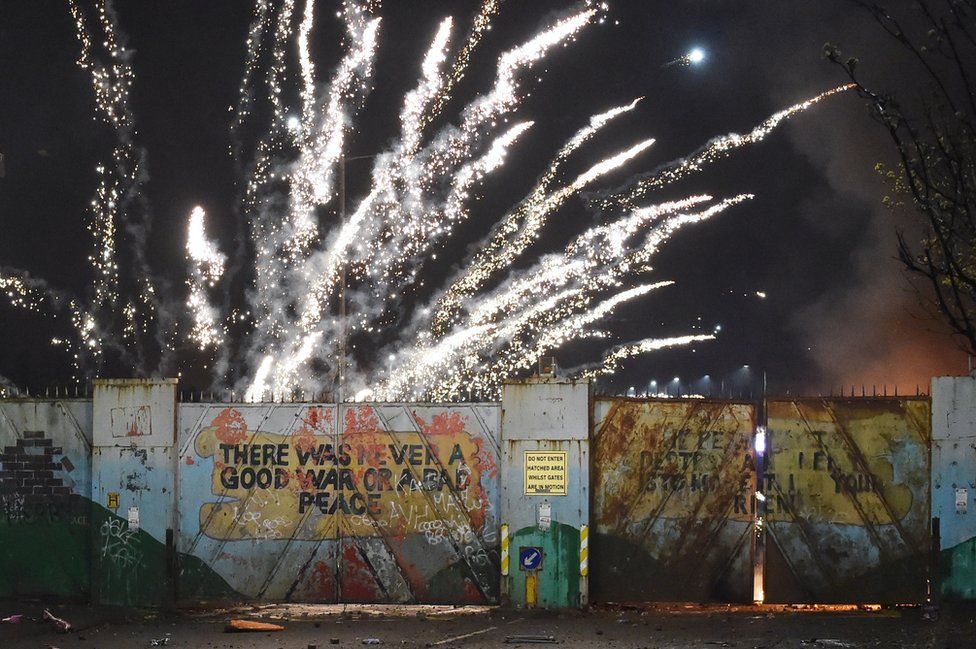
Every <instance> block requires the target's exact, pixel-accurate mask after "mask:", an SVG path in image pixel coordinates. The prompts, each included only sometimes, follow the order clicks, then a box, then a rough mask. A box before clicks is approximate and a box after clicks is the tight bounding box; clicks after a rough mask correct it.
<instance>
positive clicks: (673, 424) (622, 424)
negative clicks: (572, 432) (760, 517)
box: [591, 398, 755, 601]
mask: <svg viewBox="0 0 976 649" xmlns="http://www.w3.org/2000/svg"><path fill="white" fill-rule="evenodd" d="M754 421H755V407H754V406H753V405H752V404H748V403H735V402H728V401H707V400H704V399H688V400H678V399H624V398H599V399H597V401H596V404H595V409H594V437H593V474H594V478H593V508H594V527H595V534H594V536H593V540H592V545H593V552H592V554H591V570H592V577H591V579H592V584H591V589H592V592H593V597H594V599H595V600H601V601H624V600H639V601H709V600H712V601H749V600H751V598H752V564H751V538H752V537H751V530H752V526H753V513H752V506H751V494H752V491H753V485H754V463H753V458H752V455H751V439H752V432H753V427H754Z"/></svg>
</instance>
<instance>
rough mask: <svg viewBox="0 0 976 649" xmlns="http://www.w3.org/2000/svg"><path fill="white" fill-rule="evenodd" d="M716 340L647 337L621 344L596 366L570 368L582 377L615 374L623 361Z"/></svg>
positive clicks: (706, 337) (697, 336)
mask: <svg viewBox="0 0 976 649" xmlns="http://www.w3.org/2000/svg"><path fill="white" fill-rule="evenodd" d="M709 340H715V336H714V335H712V334H688V335H685V336H672V337H669V338H645V339H644V340H639V341H637V342H632V343H626V344H623V345H619V346H617V347H615V348H613V349H611V350H610V351H608V352H607V353H606V354H604V356H603V359H602V360H601V361H600V363H599V364H596V365H595V366H593V365H590V366H584V367H579V368H574V369H572V370H570V371H571V372H573V373H574V374H576V375H577V376H579V377H580V378H582V379H592V378H595V377H597V376H600V375H601V374H602V375H605V374H613V372H615V371H616V370H617V368H618V367H619V366H620V363H621V361H624V360H626V359H628V358H633V357H634V356H639V355H641V354H647V353H648V352H653V351H657V350H660V349H667V348H668V347H684V346H685V345H691V344H693V343H697V342H706V341H709Z"/></svg>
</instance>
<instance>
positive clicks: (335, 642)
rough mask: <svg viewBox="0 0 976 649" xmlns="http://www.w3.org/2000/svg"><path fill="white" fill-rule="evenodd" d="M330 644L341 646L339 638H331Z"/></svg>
mask: <svg viewBox="0 0 976 649" xmlns="http://www.w3.org/2000/svg"><path fill="white" fill-rule="evenodd" d="M329 644H339V638H329Z"/></svg>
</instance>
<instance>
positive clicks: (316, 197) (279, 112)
mask: <svg viewBox="0 0 976 649" xmlns="http://www.w3.org/2000/svg"><path fill="white" fill-rule="evenodd" d="M292 9H293V4H291V5H283V6H282V10H281V12H279V13H280V16H279V25H278V29H277V31H276V37H275V43H274V46H273V52H274V53H275V54H273V56H272V59H273V60H274V61H276V63H273V64H272V68H274V69H276V71H274V72H269V77H268V78H269V81H268V86H269V93H270V94H271V95H272V96H274V97H277V99H275V100H273V101H272V105H273V108H274V114H275V117H274V118H273V119H272V125H271V127H270V132H269V134H268V135H267V136H265V138H264V139H263V140H262V141H261V143H260V144H259V147H258V153H257V156H256V162H255V166H254V172H253V174H252V179H251V183H250V185H249V188H248V198H247V200H246V201H245V211H246V213H247V216H248V219H249V222H250V229H251V236H252V241H253V247H254V250H255V261H254V271H255V281H254V290H253V291H252V292H251V293H250V294H249V302H250V305H251V314H252V318H253V326H254V331H255V334H254V335H252V336H250V340H249V341H248V346H249V353H250V354H254V353H257V352H259V351H260V350H262V349H264V348H267V347H268V346H269V345H271V344H273V341H274V340H275V339H277V338H279V337H280V336H282V335H284V333H285V332H286V331H288V328H289V326H290V323H289V321H288V318H287V311H288V308H289V307H288V303H289V301H290V299H291V298H289V297H288V296H289V295H291V294H293V293H300V292H302V291H303V290H304V286H305V281H304V274H303V273H295V272H294V271H295V268H296V266H303V265H304V264H305V263H306V262H305V256H306V254H307V253H308V251H309V248H310V246H311V245H313V244H314V243H315V242H316V240H317V238H318V226H317V223H316V215H315V208H316V207H317V206H319V205H323V204H326V203H327V202H328V201H329V200H330V199H331V198H332V195H333V193H334V192H333V189H332V187H333V177H334V175H335V167H336V163H337V161H338V160H339V159H340V158H341V156H342V148H343V141H344V137H345V134H346V132H347V131H348V130H349V127H350V121H351V115H352V114H355V111H356V110H358V108H359V106H361V104H362V102H363V101H364V99H365V96H366V93H367V92H368V83H367V82H368V80H369V77H370V76H371V74H372V64H373V58H374V56H375V49H376V38H377V30H378V28H379V19H378V18H371V17H370V15H369V13H368V11H367V10H366V9H365V8H364V6H363V5H362V4H360V3H355V2H345V3H343V8H342V11H341V12H340V15H341V17H342V19H343V21H344V22H345V25H346V30H347V34H348V38H349V43H350V45H349V46H348V48H347V53H346V55H345V56H344V57H343V59H342V61H341V62H340V64H339V66H338V67H337V70H336V72H335V73H334V75H333V77H332V79H331V82H330V83H329V85H328V87H327V90H326V92H325V96H324V99H323V100H322V101H321V102H315V101H311V100H310V98H309V96H308V93H309V92H311V91H312V87H311V86H312V84H313V82H314V80H313V79H312V78H311V75H312V74H313V69H312V68H311V61H310V60H306V58H305V54H304V53H303V49H304V48H307V39H308V38H309V36H310V33H311V28H312V17H313V15H314V14H313V13H312V11H313V10H312V8H311V4H307V5H306V12H305V15H304V18H305V19H304V20H303V21H302V25H301V26H300V36H299V40H300V43H299V59H300V63H301V66H302V77H303V83H304V86H303V97H302V109H303V113H302V119H301V126H300V127H299V128H298V129H297V133H295V132H287V120H285V118H284V114H285V110H286V106H285V104H284V102H283V100H282V99H281V97H280V95H281V79H283V78H284V77H285V75H286V72H287V70H286V67H285V59H284V52H285V49H286V45H287V39H288V38H289V37H290V34H291V31H290V26H289V25H290V23H288V22H286V21H285V18H286V17H290V12H291V10H292ZM302 42H304V43H305V44H304V45H302ZM292 130H293V131H294V130H295V129H292ZM286 135H287V137H285V136H286ZM287 142H293V143H294V144H296V145H297V146H298V150H299V159H298V161H297V162H296V163H295V164H293V165H292V168H291V170H289V171H288V173H287V177H288V180H289V186H290V192H289V198H288V205H289V207H288V209H287V215H288V217H287V218H285V219H282V218H281V216H280V201H278V200H276V199H275V196H274V192H273V189H272V186H273V183H274V181H275V177H276V175H277V176H278V177H284V174H281V173H278V172H277V171H276V169H277V167H278V165H277V164H276V163H274V162H273V156H275V155H278V154H279V153H280V151H281V150H282V148H283V147H284V145H285V143H287ZM296 280H297V284H295V285H292V284H291V282H292V281H296ZM299 351H300V350H299ZM296 353H297V352H296Z"/></svg>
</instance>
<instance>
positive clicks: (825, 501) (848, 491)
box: [762, 397, 931, 603]
mask: <svg viewBox="0 0 976 649" xmlns="http://www.w3.org/2000/svg"><path fill="white" fill-rule="evenodd" d="M767 407H768V410H767V415H768V423H769V426H768V428H769V436H768V439H769V443H768V446H769V448H768V455H767V457H768V462H767V467H766V473H765V476H764V479H763V485H762V489H763V492H764V493H765V495H766V505H767V528H766V529H767V530H768V534H767V542H766V560H765V585H766V586H765V590H766V601H770V602H834V603H840V602H883V603H898V602H919V601H923V598H924V596H925V580H926V565H927V560H928V556H929V534H928V526H929V509H930V507H929V502H930V496H929V448H930V443H931V415H930V405H929V400H928V398H927V397H921V398H858V399H853V398H852V399H843V398H831V399H823V398H814V399H794V400H782V401H770V402H768V404H767Z"/></svg>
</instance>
